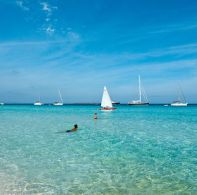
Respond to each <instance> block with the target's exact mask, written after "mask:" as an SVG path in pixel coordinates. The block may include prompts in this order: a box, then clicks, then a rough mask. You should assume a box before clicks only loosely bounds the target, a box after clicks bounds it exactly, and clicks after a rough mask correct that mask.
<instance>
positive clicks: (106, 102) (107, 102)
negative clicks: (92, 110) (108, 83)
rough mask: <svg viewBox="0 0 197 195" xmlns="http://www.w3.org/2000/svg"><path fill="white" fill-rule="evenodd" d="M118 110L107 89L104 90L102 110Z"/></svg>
mask: <svg viewBox="0 0 197 195" xmlns="http://www.w3.org/2000/svg"><path fill="white" fill-rule="evenodd" d="M115 109H116V108H114V107H113V105H112V101H111V98H110V96H109V93H108V91H107V88H106V87H104V89H103V97H102V102H101V110H106V111H107V110H115Z"/></svg>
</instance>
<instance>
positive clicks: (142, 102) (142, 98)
mask: <svg viewBox="0 0 197 195" xmlns="http://www.w3.org/2000/svg"><path fill="white" fill-rule="evenodd" d="M138 82H139V86H138V90H139V99H138V100H133V101H131V102H128V105H130V106H143V105H149V102H148V98H147V95H146V92H145V90H144V88H142V86H141V78H140V75H139V76H138Z"/></svg>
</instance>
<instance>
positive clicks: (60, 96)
mask: <svg viewBox="0 0 197 195" xmlns="http://www.w3.org/2000/svg"><path fill="white" fill-rule="evenodd" d="M58 93H59V98H60V101H57V102H54V103H53V105H54V106H63V105H64V103H63V99H62V95H61V92H60V90H58Z"/></svg>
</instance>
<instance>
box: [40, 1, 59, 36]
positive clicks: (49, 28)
mask: <svg viewBox="0 0 197 195" xmlns="http://www.w3.org/2000/svg"><path fill="white" fill-rule="evenodd" d="M40 5H41V8H42V11H43V12H44V14H45V18H44V25H43V26H44V27H43V30H44V31H45V32H46V34H47V35H49V36H51V35H53V34H54V33H55V31H56V29H55V27H54V24H53V19H52V16H53V12H54V11H55V10H57V9H58V7H57V6H52V5H50V4H49V3H48V2H41V3H40Z"/></svg>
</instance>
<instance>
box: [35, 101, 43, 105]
mask: <svg viewBox="0 0 197 195" xmlns="http://www.w3.org/2000/svg"><path fill="white" fill-rule="evenodd" d="M42 105H43V103H42V102H40V101H36V102H35V103H34V106H42Z"/></svg>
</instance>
